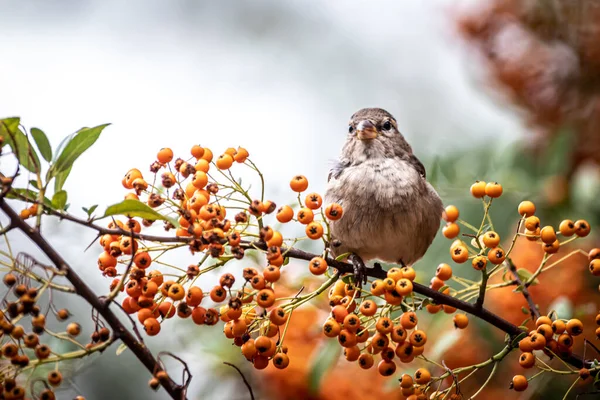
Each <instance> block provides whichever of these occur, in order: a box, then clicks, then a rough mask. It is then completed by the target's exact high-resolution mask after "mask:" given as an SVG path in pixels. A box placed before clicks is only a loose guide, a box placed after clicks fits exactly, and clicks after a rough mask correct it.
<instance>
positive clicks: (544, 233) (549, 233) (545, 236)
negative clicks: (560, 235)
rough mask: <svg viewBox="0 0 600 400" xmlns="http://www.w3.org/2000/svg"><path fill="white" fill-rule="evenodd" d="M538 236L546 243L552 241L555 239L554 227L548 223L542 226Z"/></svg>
mask: <svg viewBox="0 0 600 400" xmlns="http://www.w3.org/2000/svg"><path fill="white" fill-rule="evenodd" d="M540 238H541V239H542V242H544V243H546V244H552V243H554V241H555V240H556V232H555V231H554V228H553V227H551V226H549V225H548V226H545V227H543V228H542V230H541V231H540Z"/></svg>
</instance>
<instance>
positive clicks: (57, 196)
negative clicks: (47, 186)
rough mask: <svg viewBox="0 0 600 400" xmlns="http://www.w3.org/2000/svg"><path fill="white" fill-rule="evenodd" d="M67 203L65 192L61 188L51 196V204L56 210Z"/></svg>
mask: <svg viewBox="0 0 600 400" xmlns="http://www.w3.org/2000/svg"><path fill="white" fill-rule="evenodd" d="M66 204H67V192H66V191H64V190H61V191H59V192H56V193H54V196H52V206H53V207H54V208H56V209H57V210H62V209H63V208H64V207H65V205H66Z"/></svg>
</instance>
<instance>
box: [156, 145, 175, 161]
mask: <svg viewBox="0 0 600 400" xmlns="http://www.w3.org/2000/svg"><path fill="white" fill-rule="evenodd" d="M156 159H157V160H158V162H159V163H161V164H167V163H170V162H171V160H173V150H171V149H170V148H168V147H164V148H162V149H160V150H159V152H158V154H157V155H156Z"/></svg>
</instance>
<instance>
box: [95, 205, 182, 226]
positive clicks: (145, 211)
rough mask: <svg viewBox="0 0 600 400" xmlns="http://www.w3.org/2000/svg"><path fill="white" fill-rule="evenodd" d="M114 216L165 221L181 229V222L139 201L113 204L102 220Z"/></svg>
mask: <svg viewBox="0 0 600 400" xmlns="http://www.w3.org/2000/svg"><path fill="white" fill-rule="evenodd" d="M113 215H126V216H128V217H130V218H133V217H139V218H144V219H149V220H151V221H156V220H165V221H169V222H170V223H172V224H173V226H175V227H179V222H177V220H175V219H173V218H170V217H167V216H164V215H162V214H160V213H159V212H156V211H155V210H153V209H152V208H150V207H149V206H148V205H146V204H144V203H142V202H141V201H139V200H123V201H122V202H120V203H117V204H113V205H112V206H109V207H108V208H107V209H106V211H105V212H104V215H103V216H102V218H106V217H110V216H113Z"/></svg>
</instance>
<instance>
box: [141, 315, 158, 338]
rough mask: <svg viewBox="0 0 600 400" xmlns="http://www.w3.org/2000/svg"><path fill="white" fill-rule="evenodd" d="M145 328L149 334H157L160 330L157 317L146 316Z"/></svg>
mask: <svg viewBox="0 0 600 400" xmlns="http://www.w3.org/2000/svg"><path fill="white" fill-rule="evenodd" d="M144 330H145V331H146V333H147V334H148V336H155V335H157V334H158V333H159V332H160V323H159V322H158V320H157V319H156V318H152V317H150V318H146V319H145V320H144Z"/></svg>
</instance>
